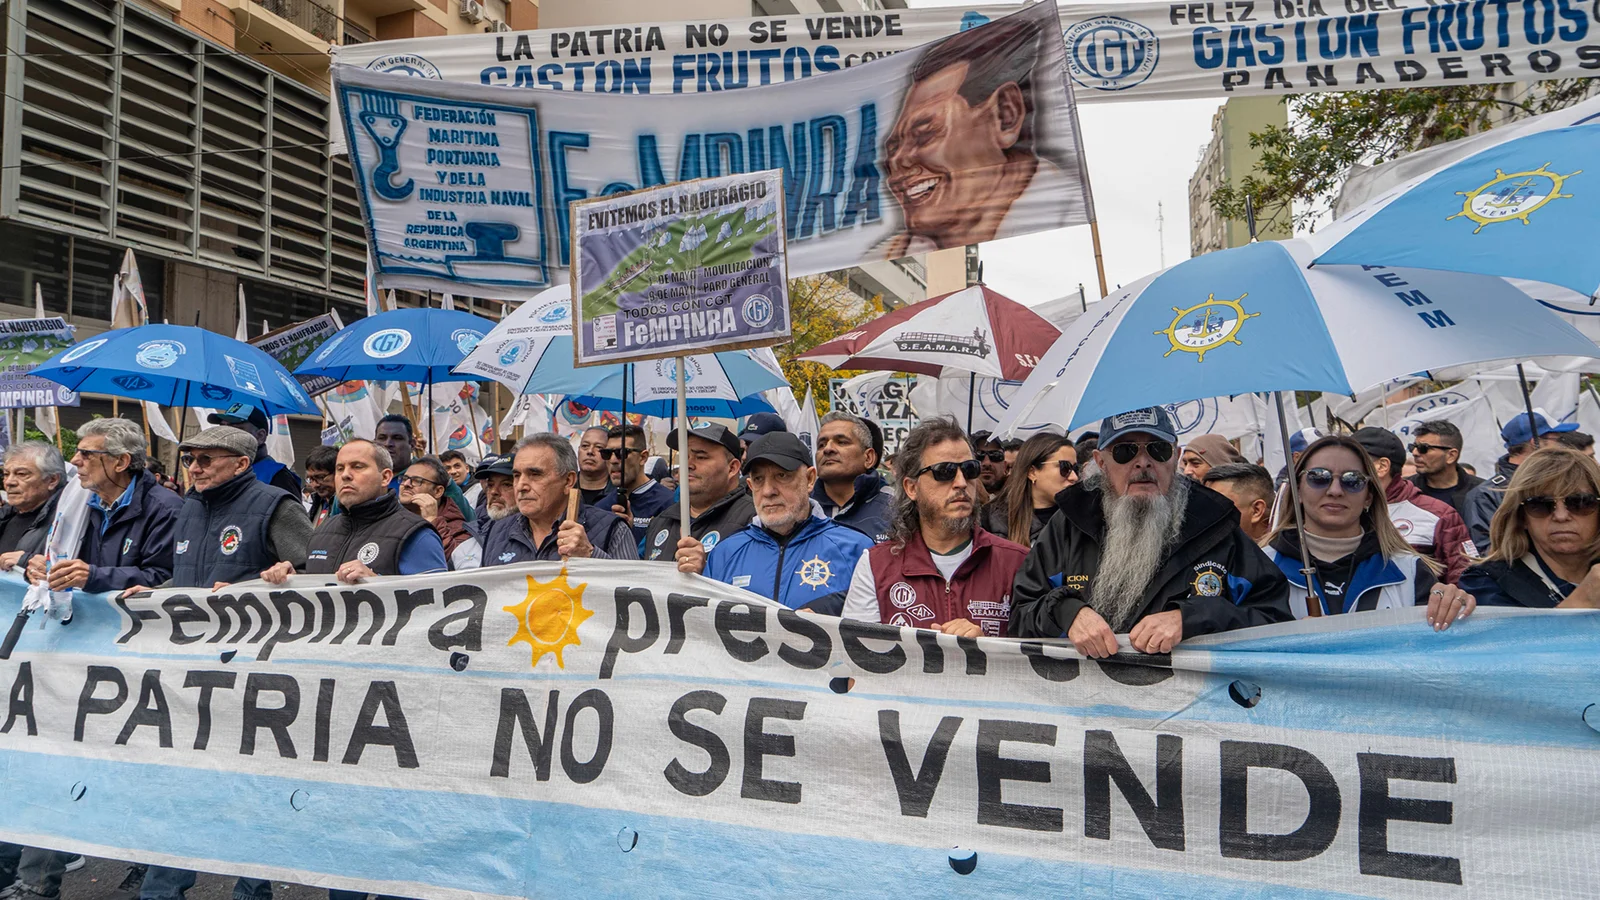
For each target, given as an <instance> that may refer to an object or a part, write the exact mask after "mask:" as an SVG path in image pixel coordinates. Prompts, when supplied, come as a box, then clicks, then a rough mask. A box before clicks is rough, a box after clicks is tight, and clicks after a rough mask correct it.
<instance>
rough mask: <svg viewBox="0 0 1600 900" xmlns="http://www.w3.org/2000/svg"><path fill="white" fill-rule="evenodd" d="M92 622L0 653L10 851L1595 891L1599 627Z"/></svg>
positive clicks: (438, 872) (1090, 881)
mask: <svg viewBox="0 0 1600 900" xmlns="http://www.w3.org/2000/svg"><path fill="white" fill-rule="evenodd" d="M0 586H3V588H4V590H0V598H3V599H0V618H9V617H10V615H11V614H12V612H13V611H14V609H15V607H16V605H17V599H18V597H19V596H20V594H21V590H22V589H21V585H20V584H19V583H18V582H16V581H14V580H8V581H4V582H0ZM74 608H75V615H74V617H73V619H72V621H71V622H70V623H68V624H66V625H61V624H59V623H54V622H52V623H50V624H48V625H47V626H46V627H45V628H44V629H43V630H35V629H30V630H29V631H28V632H27V633H26V634H25V635H24V636H23V640H22V642H21V644H20V645H19V646H18V648H17V650H16V653H15V654H14V655H13V656H12V658H11V659H10V660H9V661H6V662H0V702H3V703H4V706H3V707H0V713H3V719H0V796H3V797H5V800H6V802H5V815H4V816H0V839H4V840H9V841H16V842H20V843H23V844H28V845H34V846H46V847H54V848H62V849H68V850H75V851H79V852H85V853H93V854H96V855H101V856H109V857H113V858H120V859H130V860H137V861H143V862H149V863H159V864H164V865H176V866H184V867H193V868H198V869H202V870H205V871H211V872H221V873H227V874H238V875H249V876H254V877H261V878H272V879H274V880H280V881H289V882H298V883H303V884H313V885H326V886H333V887H343V888H359V889H361V890H371V891H373V892H381V893H386V894H396V895H400V896H408V897H421V898H449V900H454V898H469V897H473V898H509V897H528V898H532V897H564V896H565V897H578V896H581V897H644V896H648V897H679V896H681V897H712V898H723V897H727V898H734V897H737V898H748V897H752V896H795V897H822V896H881V897H907V896H914V897H984V898H992V897H996V896H1046V895H1048V896H1078V897H1104V898H1145V897H1168V898H1197V900H1198V898H1208V900H1209V898H1218V897H1239V898H1245V897H1249V898H1261V897H1273V898H1318V900H1325V898H1335V897H1337V898H1350V897H1381V898H1396V900H1413V898H1425V900H1432V898H1468V897H1512V896H1515V897H1541V898H1589V897H1593V896H1594V872H1593V864H1594V848H1595V846H1596V843H1597V841H1600V818H1597V817H1596V815H1595V812H1594V802H1593V798H1594V797H1595V795H1596V792H1597V791H1600V757H1597V755H1596V754H1595V752H1594V748H1595V746H1596V742H1597V741H1600V735H1597V734H1596V732H1595V730H1594V727H1596V726H1600V718H1597V717H1596V716H1595V714H1594V710H1595V706H1594V704H1595V698H1596V697H1597V696H1600V674H1597V672H1596V668H1595V666H1594V665H1593V660H1594V658H1595V654H1596V652H1597V650H1600V616H1597V615H1595V614H1593V613H1587V612H1567V611H1541V612H1524V611H1520V610H1518V611H1495V610H1488V609H1480V610H1478V611H1477V612H1476V613H1475V614H1474V615H1473V616H1472V617H1471V618H1469V619H1467V620H1465V621H1462V622H1458V623H1456V624H1455V625H1454V626H1452V627H1451V628H1450V629H1449V630H1448V631H1447V632H1443V633H1436V632H1434V631H1433V630H1432V629H1431V628H1430V627H1428V626H1427V625H1426V623H1425V622H1424V621H1423V614H1422V611H1421V610H1404V611H1394V612H1376V613H1353V614H1349V615H1343V616H1334V617H1327V618H1324V619H1320V620H1308V621H1305V622H1299V623H1290V624H1287V625H1280V626H1270V627H1267V628H1261V629H1255V630H1251V631H1245V632H1237V633H1234V634H1231V635H1224V636H1218V637H1213V638H1200V639H1196V640H1192V641H1185V642H1184V643H1183V644H1182V646H1181V647H1180V648H1179V649H1178V650H1177V651H1176V652H1174V653H1173V654H1172V655H1171V656H1170V657H1165V656H1163V657H1129V658H1124V659H1119V660H1114V661H1099V662H1094V661H1088V660H1083V659H1080V658H1078V657H1077V655H1076V654H1075V653H1074V652H1073V651H1072V650H1071V648H1070V646H1067V645H1064V644H1063V643H1061V642H1038V641H1015V640H1006V639H991V638H977V639H958V638H955V637H953V636H950V635H943V634H937V633H934V632H932V631H917V630H912V629H904V630H902V629H899V628H894V627H889V626H884V625H876V624H871V625H869V624H864V623H855V622H850V621H842V620H838V619H830V618H823V617H817V616H810V615H801V614H796V613H793V612H791V611H789V610H786V609H781V608H778V607H775V606H773V605H771V604H769V603H768V602H766V601H765V600H763V599H761V598H758V597H755V596H753V595H751V594H747V593H744V592H742V591H739V590H736V589H733V588H730V587H727V586H725V585H720V584H716V583H713V582H710V581H706V580H703V579H700V578H696V577H690V576H683V575H680V574H678V573H677V572H676V571H675V569H674V568H673V567H672V566H671V565H669V564H654V563H632V564H618V563H616V562H596V563H590V562H588V561H583V560H576V561H573V563H572V564H571V565H570V567H569V568H568V569H567V570H565V572H564V573H563V570H562V569H561V567H560V566H559V565H558V564H555V563H549V564H535V565H532V566H526V567H517V568H505V569H484V570H482V571H480V572H478V573H476V574H475V575H474V577H473V578H472V579H471V580H470V581H467V580H464V579H462V578H461V577H460V575H459V574H449V573H444V574H438V575H426V576H412V577H407V578H405V579H404V580H401V579H377V580H375V581H373V582H371V583H368V584H361V585H356V586H348V585H342V586H341V585H334V584H331V583H328V582H324V581H321V580H318V579H313V578H307V577H298V578H296V579H294V580H293V581H291V583H290V584H289V585H287V586H284V587H270V586H267V585H262V584H259V583H257V584H240V585H234V586H232V587H230V588H227V589H224V590H222V591H220V592H210V591H195V590H165V591H158V592H155V593H152V594H145V595H140V596H135V597H131V598H126V599H121V600H112V599H110V598H108V597H104V596H86V595H79V596H78V597H77V599H76V601H75V607H74ZM952 846H958V847H959V848H960V849H959V850H955V851H952V850H951V847H952ZM963 871H965V872H966V873H967V874H962V872H963Z"/></svg>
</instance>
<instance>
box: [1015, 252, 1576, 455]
mask: <svg viewBox="0 0 1600 900" xmlns="http://www.w3.org/2000/svg"><path fill="white" fill-rule="evenodd" d="M1311 254H1312V250H1311V248H1310V247H1309V246H1307V245H1306V244H1305V243H1304V242H1302V241H1282V242H1279V241H1267V242H1263V243H1258V244H1249V245H1246V246H1244V247H1237V248H1234V249H1232V250H1221V251H1218V252H1216V253H1208V254H1206V255H1204V256H1199V257H1196V258H1194V259H1190V260H1187V261H1185V262H1183V263H1180V264H1178V265H1176V266H1173V267H1172V268H1170V269H1167V270H1166V271H1164V272H1160V273H1158V274H1156V275H1151V276H1148V277H1146V278H1144V279H1141V280H1140V281H1138V282H1135V283H1134V284H1132V285H1130V286H1129V287H1126V288H1123V289H1121V290H1119V291H1117V292H1115V293H1113V294H1112V295H1111V296H1110V297H1107V298H1106V299H1105V300H1103V301H1101V302H1099V303H1096V304H1094V305H1091V306H1090V307H1089V309H1088V312H1087V313H1085V314H1084V315H1083V316H1081V317H1080V318H1079V319H1078V320H1077V321H1076V322H1074V323H1072V325H1071V326H1069V327H1068V328H1067V330H1066V331H1065V332H1063V333H1062V335H1061V337H1060V339H1059V340H1057V341H1056V343H1055V344H1054V345H1053V346H1052V347H1051V348H1050V350H1049V352H1048V353H1046V354H1045V356H1044V358H1043V359H1041V360H1040V361H1039V364H1038V366H1037V367H1036V368H1035V369H1034V371H1033V375H1031V376H1029V378H1028V379H1027V381H1025V382H1023V385H1022V387H1021V388H1020V389H1019V390H1018V392H1017V396H1016V398H1015V399H1014V401H1013V403H1012V405H1011V410H1010V412H1009V413H1008V415H1007V416H1006V417H1005V418H1004V419H1002V420H1001V422H1000V425H999V428H1000V429H1001V430H1008V429H1010V428H1011V427H1012V426H1013V425H1015V424H1016V423H1018V422H1033V421H1037V420H1040V419H1048V420H1050V421H1053V422H1056V423H1058V424H1060V425H1063V426H1065V427H1069V428H1076V427H1078V426H1080V425H1085V424H1089V423H1091V422H1095V421H1098V420H1099V419H1101V418H1103V417H1105V416H1108V415H1114V414H1116V413H1121V412H1126V411H1128V410H1133V409H1140V408H1143V407H1146V406H1154V405H1157V404H1166V403H1181V402H1184V401H1189V400H1200V399H1205V398H1208V397H1231V396H1237V395H1239V394H1249V393H1257V392H1267V391H1288V390H1304V391H1328V392H1331V393H1335V394H1353V393H1356V392H1357V391H1360V390H1363V389H1365V388H1368V387H1371V386H1373V385H1375V384H1379V383H1381V382H1384V381H1387V380H1388V379H1390V378H1395V377H1398V376H1401V375H1407V374H1410V373H1413V372H1420V371H1426V370H1433V369H1441V368H1444V367H1446V366H1459V365H1464V364H1467V363H1484V362H1490V361H1499V360H1506V361H1518V360H1523V359H1527V358H1529V357H1533V356H1596V355H1600V348H1597V347H1596V345H1595V344H1594V343H1593V342H1592V341H1590V340H1589V339H1588V338H1586V337H1584V336H1583V335H1582V334H1580V333H1579V332H1578V331H1577V330H1576V329H1574V328H1573V327H1572V326H1571V325H1569V324H1567V323H1566V322H1564V321H1562V320H1561V319H1560V318H1559V317H1558V316H1556V315H1554V314H1553V313H1551V312H1550V311H1549V310H1547V309H1545V308H1544V307H1543V306H1541V305H1540V304H1539V303H1538V301H1536V300H1534V299H1533V298H1532V297H1530V296H1528V295H1527V294H1526V293H1524V292H1522V291H1520V290H1518V289H1517V288H1516V287H1514V286H1513V285H1512V284H1511V283H1509V282H1507V281H1506V280H1505V279H1503V278H1491V277H1486V276H1480V275H1466V274H1462V273H1459V272H1443V271H1435V270H1429V269H1390V268H1363V267H1360V266H1317V267H1316V268H1309V269H1308V268H1307V267H1306V266H1307V263H1308V262H1309V261H1310V258H1311Z"/></svg>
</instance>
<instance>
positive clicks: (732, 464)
mask: <svg viewBox="0 0 1600 900" xmlns="http://www.w3.org/2000/svg"><path fill="white" fill-rule="evenodd" d="M667 446H668V447H670V448H672V449H673V450H676V449H678V432H676V431H673V432H672V433H671V434H669V435H667ZM743 451H744V448H743V447H741V446H740V445H739V439H738V438H737V437H735V436H734V434H733V432H731V431H729V430H728V429H727V428H725V427H723V426H721V425H718V424H716V423H715V422H713V423H711V424H709V425H702V426H700V427H699V428H695V429H691V430H690V432H689V453H688V464H689V484H688V485H687V490H688V491H689V516H690V519H689V535H690V537H688V538H680V535H681V533H682V528H681V525H682V522H681V519H680V512H679V509H678V504H676V503H674V504H672V505H671V506H668V507H667V508H666V509H664V510H662V511H661V512H659V513H657V514H656V517H655V518H654V519H651V520H650V530H649V531H648V532H646V533H645V538H644V558H645V559H661V558H663V557H665V558H667V559H673V558H674V557H675V554H676V553H677V550H678V547H679V545H680V544H681V543H682V542H683V541H684V540H687V541H689V542H690V543H694V542H696V541H698V542H699V543H700V544H701V545H702V546H703V547H704V549H705V551H706V552H707V553H710V552H711V550H712V548H714V547H716V546H717V544H718V543H719V542H721V540H722V539H723V538H725V537H727V536H728V535H731V534H733V533H734V532H736V531H738V530H739V529H741V528H743V527H745V526H746V525H749V524H750V518H751V517H752V516H754V515H755V514H756V507H755V503H754V502H753V501H752V500H751V499H750V491H749V490H747V489H746V488H745V486H744V485H742V484H740V483H739V457H740V455H741V454H742V453H743Z"/></svg>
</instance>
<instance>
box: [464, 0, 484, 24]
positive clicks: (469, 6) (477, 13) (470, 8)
mask: <svg viewBox="0 0 1600 900" xmlns="http://www.w3.org/2000/svg"><path fill="white" fill-rule="evenodd" d="M461 18H463V19H466V20H467V21H468V22H482V21H483V4H482V3H480V2H479V0H461Z"/></svg>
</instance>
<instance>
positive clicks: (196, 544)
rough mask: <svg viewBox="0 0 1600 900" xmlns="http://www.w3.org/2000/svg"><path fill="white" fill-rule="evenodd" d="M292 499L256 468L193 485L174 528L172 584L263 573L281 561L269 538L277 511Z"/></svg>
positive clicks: (204, 583) (236, 578) (228, 579)
mask: <svg viewBox="0 0 1600 900" xmlns="http://www.w3.org/2000/svg"><path fill="white" fill-rule="evenodd" d="M291 499H292V498H291V497H290V496H289V492H288V491H285V490H284V489H283V488H277V487H273V486H272V485H270V484H265V483H263V482H260V481H257V480H256V475H255V473H254V472H251V471H246V472H245V473H244V474H243V475H240V476H238V477H237V478H234V479H233V480H232V481H229V482H228V483H226V484H223V485H220V486H218V487H214V488H211V489H210V490H205V491H190V492H189V495H188V496H187V497H185V498H184V500H183V506H182V508H180V509H179V510H178V521H177V523H176V524H175V525H174V526H173V529H172V530H173V545H172V586H173V587H203V588H209V587H211V586H212V585H213V584H216V583H217V582H219V581H225V582H228V583H230V584H231V583H232V582H235V581H247V580H249V579H252V578H258V577H260V575H261V572H262V571H263V570H265V569H269V568H271V567H272V565H273V564H274V563H276V562H277V561H278V560H277V557H276V555H274V554H273V552H272V542H271V541H270V540H269V539H268V527H267V526H268V524H269V523H270V522H271V521H272V512H273V510H275V509H277V508H278V504H279V503H282V502H283V501H285V500H291Z"/></svg>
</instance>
